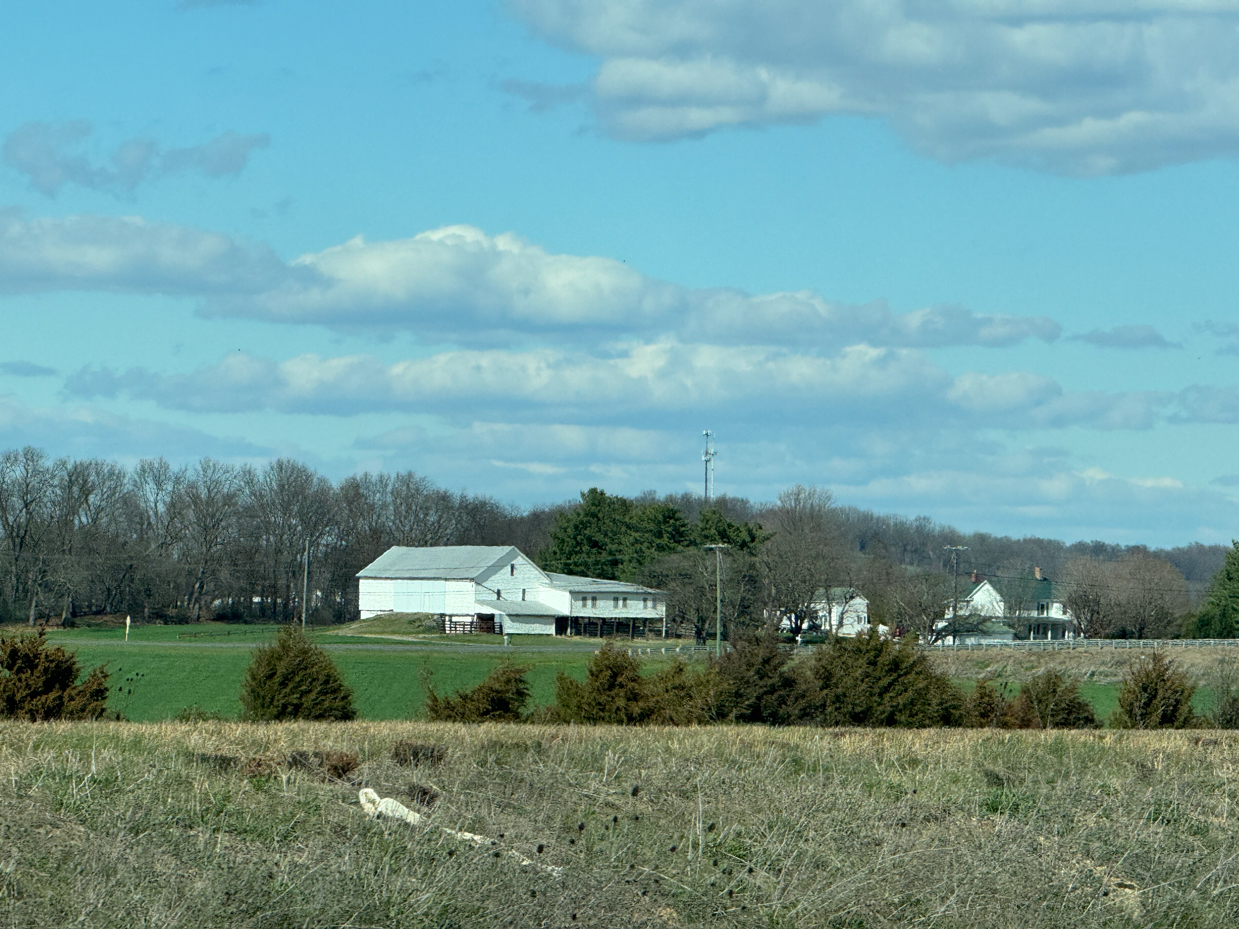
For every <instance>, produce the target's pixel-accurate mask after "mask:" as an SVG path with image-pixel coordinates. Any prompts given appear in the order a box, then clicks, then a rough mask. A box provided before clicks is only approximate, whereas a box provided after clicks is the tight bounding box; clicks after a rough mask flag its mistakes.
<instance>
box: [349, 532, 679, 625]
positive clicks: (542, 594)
mask: <svg viewBox="0 0 1239 929" xmlns="http://www.w3.org/2000/svg"><path fill="white" fill-rule="evenodd" d="M357 578H358V605H359V606H360V612H361V618H362V619H369V618H370V617H372V616H379V615H381V614H383V613H430V614H431V615H433V616H437V617H439V619H440V620H441V621H442V622H443V628H444V631H446V632H498V633H507V634H519V635H531V634H532V635H596V636H602V635H629V636H634V635H642V636H644V635H646V634H648V633H650V632H653V633H655V634H660V633H661V634H664V635H665V632H666V622H665V616H666V609H667V595H666V594H665V593H664V592H663V591H661V590H654V589H652V588H649V587H642V586H640V585H639V584H627V583H624V582H622V581H607V580H601V579H598V578H590V577H573V576H572V575H568V574H551V573H547V572H545V571H543V570H542V569H541V568H539V567H538V566H537V565H536V564H534V563H533V562H532V561H531V560H530V559H529V558H527V557H526V556H525V555H523V554H522V553H521V552H520V551H519V550H518V549H516V548H513V547H511V546H490V545H447V546H438V547H431V548H406V547H403V546H396V547H394V548H389V549H388V550H387V551H386V552H384V553H383V554H382V555H380V556H379V557H378V558H377V559H376V560H375V561H374V562H373V563H371V564H369V565H367V566H366V567H365V568H363V569H362V570H361V571H359V572H358V574H357Z"/></svg>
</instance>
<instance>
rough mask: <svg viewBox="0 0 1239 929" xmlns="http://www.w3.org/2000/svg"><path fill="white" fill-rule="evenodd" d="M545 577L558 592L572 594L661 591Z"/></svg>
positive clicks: (599, 580)
mask: <svg viewBox="0 0 1239 929" xmlns="http://www.w3.org/2000/svg"><path fill="white" fill-rule="evenodd" d="M546 576H547V577H549V578H550V579H551V583H552V584H554V585H555V586H556V587H558V588H559V589H560V590H569V591H572V592H574V593H597V594H602V593H607V594H609V593H619V594H658V593H662V591H661V590H655V589H654V588H653V587H642V586H641V585H640V584H629V583H628V582H627V581H607V580H603V579H602V578H598V577H578V576H577V575H575V574H556V573H555V572H554V571H547V572H546Z"/></svg>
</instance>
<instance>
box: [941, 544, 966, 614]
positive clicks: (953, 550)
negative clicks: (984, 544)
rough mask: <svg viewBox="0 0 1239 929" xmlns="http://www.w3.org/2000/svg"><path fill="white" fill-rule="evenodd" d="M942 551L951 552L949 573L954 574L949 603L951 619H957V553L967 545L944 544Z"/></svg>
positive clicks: (964, 549) (963, 550) (964, 550)
mask: <svg viewBox="0 0 1239 929" xmlns="http://www.w3.org/2000/svg"><path fill="white" fill-rule="evenodd" d="M942 550H943V551H944V552H950V553H951V573H952V574H954V576H955V581H954V589H953V597H952V599H953V603H952V605H951V621H952V622H956V621H958V620H959V553H960V552H966V551H968V546H967V545H944V546H942Z"/></svg>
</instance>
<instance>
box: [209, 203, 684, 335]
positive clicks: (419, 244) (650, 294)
mask: <svg viewBox="0 0 1239 929" xmlns="http://www.w3.org/2000/svg"><path fill="white" fill-rule="evenodd" d="M293 264H294V266H295V267H298V268H302V269H305V270H308V271H312V272H313V274H312V275H307V281H306V283H304V284H300V283H295V282H290V283H289V284H288V285H286V286H285V287H282V288H280V289H278V290H273V291H270V292H267V293H265V294H262V295H260V296H256V297H253V298H251V299H247V300H244V301H232V302H221V303H218V304H215V305H213V307H212V309H211V312H213V313H217V314H219V315H244V316H258V317H260V318H263V319H271V320H275V321H286V322H299V323H307V322H308V323H325V324H328V325H336V326H350V325H352V326H367V327H375V326H379V327H391V328H416V329H419V330H420V329H422V328H423V327H430V328H431V329H432V330H434V331H438V332H443V331H445V330H448V331H458V330H459V328H460V325H461V323H462V322H465V323H467V324H468V325H470V326H477V325H487V326H492V327H501V328H520V327H529V326H534V327H547V326H562V325H591V326H603V327H606V326H611V327H619V326H626V325H635V324H640V323H642V322H648V321H650V320H651V319H656V318H657V317H658V316H660V315H661V314H662V313H663V312H664V311H665V310H668V309H670V308H672V306H673V305H674V303H675V301H676V299H677V298H678V289H677V288H675V287H674V286H672V285H667V284H662V283H660V282H658V281H654V280H651V279H649V278H646V277H644V276H643V275H641V274H640V273H638V272H637V271H634V270H632V269H630V268H628V267H627V266H626V265H624V264H623V263H621V262H618V261H615V260H613V259H610V258H595V257H579V256H575V255H554V254H550V253H548V252H546V251H544V250H543V249H541V248H539V247H538V246H536V245H531V244H529V243H527V242H525V241H524V240H522V239H520V238H518V237H517V236H514V235H510V234H505V235H498V236H494V237H491V236H488V235H486V234H485V233H483V232H482V231H481V230H478V229H474V228H473V227H471V226H448V227H445V228H442V229H435V230H432V231H429V232H423V233H421V234H419V235H416V236H414V237H413V238H411V239H401V240H397V241H392V242H376V243H369V242H366V241H365V240H364V239H363V238H362V237H360V236H358V237H357V238H355V239H352V240H351V241H349V242H346V243H344V244H343V245H337V246H333V247H332V248H328V249H326V250H324V251H321V252H317V253H315V254H310V255H303V256H302V257H300V258H298V259H297V260H296V261H295V262H294V263H293Z"/></svg>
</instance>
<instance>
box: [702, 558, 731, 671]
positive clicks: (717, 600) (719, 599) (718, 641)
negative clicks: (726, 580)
mask: <svg viewBox="0 0 1239 929" xmlns="http://www.w3.org/2000/svg"><path fill="white" fill-rule="evenodd" d="M704 547H705V548H709V549H713V550H714V654H715V655H716V656H717V657H719V658H721V657H722V656H723V549H725V548H730V547H731V546H729V545H706V546H704Z"/></svg>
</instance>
